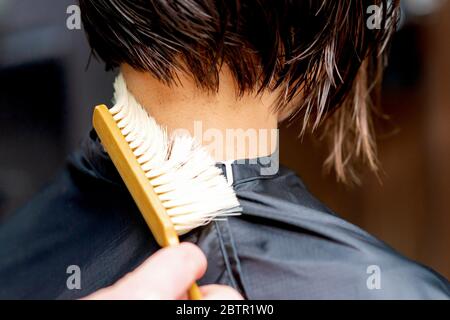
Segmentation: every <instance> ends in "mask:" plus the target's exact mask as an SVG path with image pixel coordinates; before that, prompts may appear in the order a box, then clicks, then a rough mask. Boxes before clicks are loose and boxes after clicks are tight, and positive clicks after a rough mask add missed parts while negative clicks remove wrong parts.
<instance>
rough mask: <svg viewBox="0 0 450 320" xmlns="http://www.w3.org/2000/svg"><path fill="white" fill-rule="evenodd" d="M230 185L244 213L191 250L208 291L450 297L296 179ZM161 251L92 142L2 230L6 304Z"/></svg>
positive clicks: (244, 168)
mask: <svg viewBox="0 0 450 320" xmlns="http://www.w3.org/2000/svg"><path fill="white" fill-rule="evenodd" d="M233 176H234V188H235V190H236V192H237V195H238V197H239V200H240V203H241V205H242V207H243V211H244V213H243V214H242V215H241V216H239V217H232V218H229V219H228V221H216V222H213V223H212V224H210V225H209V226H207V227H203V228H200V229H198V230H196V231H194V232H192V233H191V234H189V235H188V236H186V237H185V238H184V239H183V240H185V241H191V242H194V243H196V244H198V245H199V246H200V247H201V248H202V250H203V251H204V252H205V254H206V256H207V257H208V271H207V273H206V275H205V276H204V277H203V279H202V280H201V281H200V284H211V283H221V284H227V285H230V286H233V287H235V288H237V289H238V290H239V291H240V292H241V293H242V294H243V295H244V296H245V297H246V298H248V299H422V298H425V299H447V298H449V297H450V284H449V282H448V281H447V280H446V279H444V278H443V277H441V276H439V275H438V274H437V273H435V272H433V271H432V270H430V269H428V268H426V267H423V266H421V265H419V264H416V263H414V262H412V261H410V260H408V259H406V258H404V257H402V256H401V255H399V254H398V253H397V252H395V251H393V250H392V249H391V248H389V247H388V246H387V245H385V244H384V243H382V242H380V241H379V240H377V239H375V238H374V237H372V236H371V235H369V234H367V233H366V232H364V231H362V230H361V229H359V228H358V227H356V226H354V225H352V224H350V223H348V222H346V221H344V220H342V219H341V218H339V217H337V216H336V215H334V214H333V213H332V212H330V210H329V209H327V208H326V207H325V206H324V205H322V204H321V203H320V202H318V201H317V200H316V199H315V198H314V197H313V196H311V195H310V194H309V193H308V191H307V190H306V188H305V186H304V185H303V183H302V182H301V181H300V179H299V178H298V177H297V176H296V175H295V174H294V173H293V172H292V171H289V170H287V169H286V168H283V167H281V168H280V170H279V172H278V173H277V174H275V175H271V176H268V175H263V174H261V166H260V165H259V164H238V165H233ZM157 249H158V246H157V244H156V243H155V241H154V239H153V238H152V236H151V234H150V232H149V229H148V228H147V225H146V224H145V222H144V221H143V219H142V218H141V215H140V213H139V212H138V210H137V208H136V206H135V204H134V202H133V201H132V199H131V197H130V195H129V193H128V192H127V190H126V188H125V186H124V185H123V183H122V182H121V179H120V177H119V176H118V174H117V172H116V170H115V168H114V167H113V165H112V163H111V162H110V160H109V158H108V156H107V155H106V154H105V153H104V151H103V149H102V147H101V145H100V144H99V142H98V139H97V138H96V136H95V134H94V133H91V135H90V138H89V139H87V140H86V141H85V143H84V146H83V148H82V150H81V152H78V153H76V154H75V155H74V156H72V159H71V161H70V162H69V165H68V168H67V169H66V170H65V171H63V173H62V174H61V175H60V176H59V177H58V178H57V179H56V180H55V181H54V182H53V183H52V184H51V185H50V186H49V187H48V188H46V189H45V190H44V191H43V192H41V193H40V194H39V195H37V196H36V197H35V198H34V200H32V201H31V202H29V203H28V205H27V206H25V207H24V208H23V209H21V210H19V211H18V212H16V213H15V214H14V215H13V216H12V217H11V218H10V219H8V220H7V221H6V222H4V223H3V224H2V225H0V298H2V299H4V298H13V299H22V298H25V299H74V298H80V297H83V296H85V295H87V294H89V293H92V292H93V291H96V290H97V289H100V288H102V287H105V286H108V285H111V284H113V283H114V282H115V281H117V280H118V279H120V278H121V277H122V276H123V275H125V274H126V273H128V272H129V271H132V270H133V269H134V268H136V267H137V266H138V265H139V264H140V263H142V262H143V261H144V260H145V259H146V258H147V257H149V256H150V255H151V254H152V253H154V252H155V251H156V250H157ZM72 265H76V266H79V267H80V269H81V289H80V290H76V289H75V290H70V289H68V287H67V280H68V278H69V277H70V276H71V275H72V273H71V272H73V271H71V270H69V273H67V271H68V270H67V268H68V267H69V266H72ZM374 266H375V267H374ZM180 268H183V266H182V265H181V266H180ZM374 268H375V269H374ZM374 270H375V272H376V274H373V272H374ZM378 271H379V273H378ZM371 276H372V277H373V276H377V277H378V276H379V278H377V279H379V280H380V281H379V283H378V284H379V287H377V286H376V283H377V282H376V281H375V282H373V280H374V279H373V278H370V277H371ZM148 285H149V286H151V283H149V284H148ZM374 286H375V287H374Z"/></svg>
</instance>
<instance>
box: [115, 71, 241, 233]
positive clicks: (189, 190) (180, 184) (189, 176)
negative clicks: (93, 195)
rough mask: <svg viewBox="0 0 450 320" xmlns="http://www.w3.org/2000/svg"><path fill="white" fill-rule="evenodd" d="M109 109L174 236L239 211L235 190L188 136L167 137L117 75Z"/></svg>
mask: <svg viewBox="0 0 450 320" xmlns="http://www.w3.org/2000/svg"><path fill="white" fill-rule="evenodd" d="M114 88H115V94H114V101H115V105H114V107H113V108H111V109H110V110H109V112H110V113H111V114H112V116H113V118H114V120H115V122H116V123H117V126H118V127H119V129H120V131H121V133H122V135H123V136H124V138H125V140H126V141H127V143H128V145H129V147H130V149H131V150H132V152H133V154H134V156H135V157H136V160H137V161H138V163H139V165H140V167H141V169H142V170H143V172H144V173H145V176H146V177H147V178H148V182H149V184H151V186H152V187H153V190H154V191H155V193H156V194H157V196H158V198H159V200H160V201H161V203H162V205H163V207H164V208H165V210H166V213H167V215H168V216H169V217H170V220H171V221H172V223H173V225H174V228H175V230H176V232H177V233H178V235H183V234H185V233H187V232H189V231H191V230H193V229H195V228H197V227H199V226H203V225H206V224H208V223H209V222H211V221H212V220H213V219H220V218H223V217H226V216H230V215H238V214H240V212H241V208H240V206H239V202H238V200H237V197H236V194H235V192H234V190H233V188H232V187H231V186H230V185H229V184H228V182H227V180H226V178H225V177H224V176H223V174H222V170H220V169H219V168H217V167H216V166H215V161H214V160H213V159H212V157H211V156H210V154H209V153H208V152H207V151H206V150H205V149H204V148H203V147H202V146H201V145H200V144H199V143H198V142H197V141H196V140H195V139H194V138H193V137H191V136H189V135H183V134H175V135H172V136H169V135H168V134H167V131H166V129H164V128H163V127H161V126H160V125H158V124H157V123H156V121H155V119H153V118H152V117H151V116H150V115H149V114H148V113H147V111H146V110H145V109H144V108H143V107H142V105H140V104H139V103H138V102H137V100H136V99H135V98H134V96H133V95H132V94H131V93H130V92H129V91H128V89H127V86H126V83H125V80H124V78H123V76H122V75H121V74H120V75H119V76H118V77H117V79H116V81H115V83H114Z"/></svg>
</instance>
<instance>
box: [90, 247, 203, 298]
mask: <svg viewBox="0 0 450 320" xmlns="http://www.w3.org/2000/svg"><path fill="white" fill-rule="evenodd" d="M206 265H207V262H206V257H205V255H204V254H203V252H202V251H201V250H200V249H199V248H198V247H197V246H195V245H193V244H190V243H183V244H181V245H179V246H176V247H170V248H165V249H162V250H160V251H158V252H157V253H155V254H154V255H153V256H151V257H150V258H149V259H147V260H146V261H145V262H144V263H143V264H142V265H141V266H139V267H138V268H137V269H136V270H134V271H133V272H131V273H129V274H128V275H126V276H125V277H124V278H122V279H121V280H119V281H118V282H117V283H116V284H114V285H113V286H111V287H109V288H106V289H103V290H100V291H99V292H97V293H96V294H94V295H92V296H90V297H88V298H92V299H132V300H150V299H164V300H166V299H167V300H172V299H178V298H179V297H181V296H183V295H184V294H185V293H186V291H187V290H188V288H189V287H190V286H191V285H192V283H193V282H194V281H195V280H197V279H199V278H201V277H202V275H203V274H204V273H205V271H206Z"/></svg>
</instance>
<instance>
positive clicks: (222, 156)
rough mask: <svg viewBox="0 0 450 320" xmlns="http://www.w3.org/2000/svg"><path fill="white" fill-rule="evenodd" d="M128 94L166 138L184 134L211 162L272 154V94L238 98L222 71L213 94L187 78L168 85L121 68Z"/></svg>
mask: <svg viewBox="0 0 450 320" xmlns="http://www.w3.org/2000/svg"><path fill="white" fill-rule="evenodd" d="M121 71H122V73H123V76H124V77H125V80H126V82H127V86H128V89H129V90H130V92H131V93H132V94H133V95H134V96H135V97H136V99H137V101H138V102H139V103H140V104H141V105H143V106H144V107H145V108H146V109H147V111H148V112H149V114H150V115H151V116H153V117H154V118H155V119H156V121H157V122H158V123H159V124H160V125H162V126H165V127H166V128H167V130H168V132H169V133H173V132H174V131H177V130H183V131H184V132H186V130H187V131H188V132H189V133H190V134H191V135H193V136H195V137H196V138H197V140H199V142H200V143H202V144H203V145H204V146H205V147H206V148H207V149H208V151H209V152H210V153H211V155H212V156H213V158H214V159H215V160H216V161H232V160H238V159H252V158H257V157H263V156H269V155H271V154H272V153H273V152H274V151H275V149H276V147H277V142H278V141H277V138H276V134H277V130H276V129H277V126H278V115H277V114H276V113H275V112H273V111H272V106H273V103H274V101H275V99H276V95H275V94H274V93H269V92H264V93H262V94H259V95H256V94H251V93H250V94H245V95H244V96H242V97H238V96H237V94H236V86H235V82H234V80H233V77H232V76H231V74H230V73H229V72H228V70H227V69H226V68H224V70H223V71H222V72H221V74H220V87H219V90H218V91H217V92H213V93H212V92H208V91H206V90H203V89H200V88H198V87H197V86H196V85H195V82H194V81H193V80H192V79H191V78H190V77H189V76H187V75H184V74H181V73H179V74H178V78H179V80H180V81H179V82H177V84H174V85H172V86H167V85H165V84H164V83H162V82H160V81H158V80H157V79H155V78H154V77H153V76H152V75H151V74H150V73H146V72H140V71H136V70H134V69H133V68H131V67H130V66H129V65H122V66H121Z"/></svg>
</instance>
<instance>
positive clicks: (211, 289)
mask: <svg viewBox="0 0 450 320" xmlns="http://www.w3.org/2000/svg"><path fill="white" fill-rule="evenodd" d="M200 290H201V291H202V294H203V299H204V300H243V299H244V298H243V297H242V296H241V295H240V294H239V293H238V292H237V291H236V290H234V289H233V288H230V287H227V286H221V285H216V284H213V285H208V286H204V287H201V288H200Z"/></svg>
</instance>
